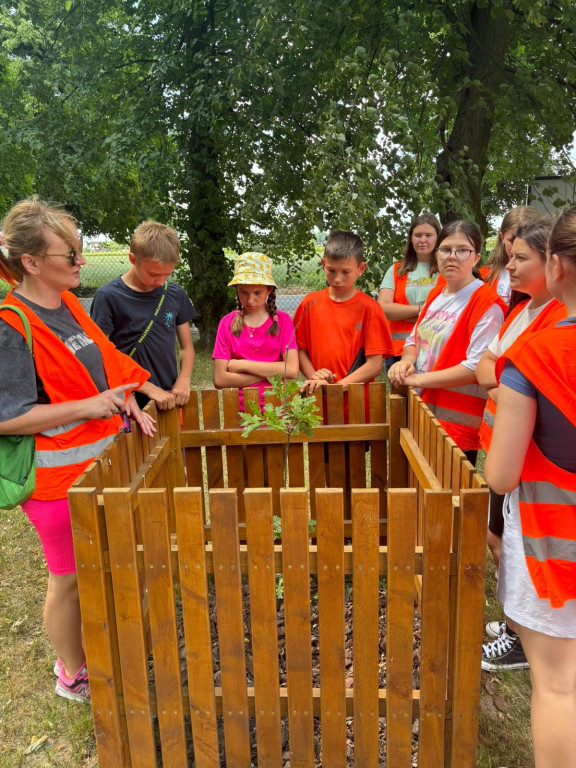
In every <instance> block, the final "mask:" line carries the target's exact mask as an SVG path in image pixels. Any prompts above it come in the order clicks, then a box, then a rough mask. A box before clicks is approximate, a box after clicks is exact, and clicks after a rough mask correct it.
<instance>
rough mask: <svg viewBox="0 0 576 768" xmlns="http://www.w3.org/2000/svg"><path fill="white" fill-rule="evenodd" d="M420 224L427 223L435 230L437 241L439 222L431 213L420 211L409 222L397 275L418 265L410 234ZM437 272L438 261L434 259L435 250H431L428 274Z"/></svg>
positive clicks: (411, 270)
mask: <svg viewBox="0 0 576 768" xmlns="http://www.w3.org/2000/svg"><path fill="white" fill-rule="evenodd" d="M422 224H429V225H430V226H431V227H432V228H433V229H434V230H435V231H436V242H438V233H439V232H440V222H439V221H438V219H437V218H436V216H434V214H432V213H422V214H420V216H417V217H416V218H415V219H414V220H413V221H412V224H410V229H409V230H408V240H407V241H406V245H405V246H404V251H403V253H402V261H401V262H400V266H399V267H398V277H402V276H403V275H407V274H408V272H413V271H414V270H415V269H416V267H417V265H418V256H417V254H416V251H415V250H414V246H413V245H412V234H413V233H414V230H415V229H416V227H419V226H421V225H422ZM436 272H438V262H437V261H436V251H435V250H433V251H432V257H431V259H430V275H433V274H435V273H436Z"/></svg>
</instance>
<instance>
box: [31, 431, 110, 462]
mask: <svg viewBox="0 0 576 768" xmlns="http://www.w3.org/2000/svg"><path fill="white" fill-rule="evenodd" d="M115 437H116V434H113V435H108V436H107V437H103V438H101V439H100V440H96V441H95V442H94V443H85V444H84V445H76V446H73V447H71V448H63V449H61V450H39V449H38V448H36V466H37V467H38V468H43V469H54V468H55V467H66V466H68V465H69V464H80V462H82V461H90V460H91V459H94V458H95V457H96V456H98V454H99V453H101V452H102V451H103V450H104V448H106V446H107V445H109V444H110V443H111V442H112V440H114V438H115Z"/></svg>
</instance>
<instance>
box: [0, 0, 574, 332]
mask: <svg viewBox="0 0 576 768" xmlns="http://www.w3.org/2000/svg"><path fill="white" fill-rule="evenodd" d="M0 21H1V27H0V42H1V47H0V116H1V117H2V122H3V130H2V133H1V135H0V178H1V181H2V183H1V184H0V203H1V206H2V208H3V209H4V210H5V209H6V208H7V207H8V206H9V205H10V204H11V203H12V202H14V201H15V200H16V199H18V198H19V197H22V196H24V195H27V194H30V193H31V192H33V191H37V192H38V193H40V194H41V195H43V196H45V197H47V198H49V199H54V200H60V201H61V202H63V203H65V204H66V205H67V206H69V207H70V209H71V210H72V211H73V212H74V213H75V214H76V215H77V216H78V218H79V219H80V220H81V222H82V226H83V229H84V231H85V232H87V233H93V232H105V233H107V234H110V235H111V236H113V237H115V238H118V239H125V238H126V237H127V236H128V234H129V233H130V232H131V231H132V230H133V228H134V227H135V226H136V225H137V224H138V223H139V221H141V220H142V219H144V218H158V219H159V220H162V221H165V222H166V223H170V224H172V225H173V226H175V227H176V228H177V229H178V231H179V232H180V234H181V236H182V238H183V254H184V257H185V260H186V263H187V264H188V265H189V268H190V277H189V283H188V288H189V292H190V294H191V296H192V298H193V301H194V303H195V305H196V307H197V309H198V311H199V313H200V318H201V320H200V324H199V328H200V332H201V339H202V341H204V342H205V343H207V344H208V343H210V342H211V340H212V338H213V335H214V332H215V329H216V325H217V322H218V319H219V318H220V317H221V315H222V314H223V312H224V309H225V307H226V303H227V301H228V298H229V293H228V289H227V287H226V283H227V279H228V275H229V274H230V262H229V260H228V259H227V258H226V257H225V251H232V252H241V251H242V250H247V249H249V248H253V247H260V248H262V249H265V250H266V252H268V253H269V254H270V255H271V256H272V257H273V258H285V259H289V260H290V261H291V262H297V261H298V259H300V258H302V256H304V255H309V254H310V253H312V252H313V248H314V238H313V228H314V227H315V226H316V227H318V228H320V229H321V230H326V229H329V228H330V227H333V226H338V227H343V228H354V229H355V230H357V231H358V232H359V233H360V234H362V236H363V237H364V239H365V242H366V245H367V253H368V258H369V263H370V270H369V271H368V273H367V277H368V280H371V281H372V283H373V284H375V283H377V281H378V279H379V276H380V275H381V273H382V270H383V268H384V267H385V266H386V265H387V264H389V263H390V261H391V259H392V257H393V256H395V255H396V254H397V253H398V252H399V248H400V245H401V243H402V241H403V239H404V238H405V233H406V229H407V221H408V220H409V218H410V217H411V216H413V215H415V214H417V213H419V212H420V211H421V210H423V209H427V210H432V211H434V212H437V213H439V214H440V215H441V217H442V220H449V219H452V218H456V217H461V216H462V217H470V218H473V219H475V220H476V221H477V222H478V223H479V224H480V225H481V226H482V228H483V229H484V230H485V231H486V229H487V223H486V222H487V219H488V217H490V216H491V215H494V214H498V213H502V212H504V211H505V210H506V209H507V208H508V207H510V206H511V205H514V204H518V203H520V202H522V201H523V198H524V191H525V187H526V184H527V183H529V182H530V181H531V180H532V179H533V178H534V176H535V175H538V174H544V173H562V174H567V173H571V172H573V168H572V166H571V162H570V158H569V156H568V153H567V148H568V147H569V146H570V145H571V143H572V136H573V132H574V123H575V120H574V116H575V114H576V57H575V56H574V53H573V45H572V41H573V39H574V33H575V31H576V8H575V7H574V5H573V4H572V2H570V0H557V1H556V2H551V1H549V0H476V1H475V2H471V1H470V0H449V1H448V2H439V1H438V2H436V0H413V2H403V3H398V2H391V1H388V0H346V2H344V1H343V0H331V2H326V0H314V1H312V0H291V2H287V1H286V0H187V2H183V0H170V2H167V0H132V1H131V2H126V3H120V2H117V1H115V0H82V2H80V0H68V1H67V2H64V0H19V2H18V4H17V5H16V4H15V3H12V4H11V3H10V2H7V3H6V2H2V3H0Z"/></svg>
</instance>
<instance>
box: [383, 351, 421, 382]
mask: <svg viewBox="0 0 576 768" xmlns="http://www.w3.org/2000/svg"><path fill="white" fill-rule="evenodd" d="M414 370H415V369H414V362H413V360H411V359H410V358H408V357H405V358H403V359H402V360H399V361H398V362H397V363H394V365H392V366H391V367H390V370H389V371H388V378H389V379H390V382H391V383H392V384H395V385H396V386H403V385H404V384H409V383H408V382H407V381H406V377H407V376H410V375H411V374H413V373H414ZM409 386H410V385H409Z"/></svg>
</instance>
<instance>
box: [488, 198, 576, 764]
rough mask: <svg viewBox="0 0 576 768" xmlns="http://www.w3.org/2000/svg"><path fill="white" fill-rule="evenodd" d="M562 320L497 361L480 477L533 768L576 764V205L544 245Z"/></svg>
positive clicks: (523, 339) (548, 276) (549, 282)
mask: <svg viewBox="0 0 576 768" xmlns="http://www.w3.org/2000/svg"><path fill="white" fill-rule="evenodd" d="M545 274H546V284H547V286H548V291H549V292H550V294H551V295H552V296H554V297H555V298H556V299H557V300H558V301H560V302H562V303H563V304H565V306H566V315H567V316H566V318H565V319H564V320H561V321H559V322H557V323H556V324H555V325H548V326H547V327H545V328H542V329H540V330H539V331H537V332H535V333H530V334H524V335H523V336H522V337H521V338H519V339H518V340H517V341H516V342H515V343H514V344H513V345H512V346H511V347H509V348H508V349H507V350H506V352H505V353H504V356H503V357H501V358H500V359H499V361H498V365H497V372H498V373H499V374H500V377H499V386H498V409H497V412H496V419H495V422H494V431H493V434H492V440H491V443H490V450H489V451H488V457H487V459H486V465H485V472H486V480H487V482H488V484H489V485H490V487H491V488H493V489H494V490H495V491H496V492H497V493H501V494H504V493H505V494H506V500H505V503H504V533H503V537H502V550H501V554H500V569H499V579H498V597H499V598H500V600H501V601H502V603H503V606H504V613H505V615H506V616H507V617H509V618H511V619H513V620H514V621H515V622H516V624H517V627H518V630H517V631H518V634H519V636H520V640H521V641H522V646H523V648H524V652H525V654H526V657H527V659H528V662H529V664H530V678H531V681H532V712H531V725H532V742H533V747H534V762H535V766H536V768H556V767H557V766H558V768H559V766H562V767H563V768H573V767H574V766H576V728H575V727H574V726H575V724H576V396H575V393H576V366H575V363H574V361H575V353H576V207H574V208H570V209H568V210H566V211H564V212H563V213H561V214H560V216H559V217H558V218H557V219H556V221H555V223H554V225H553V227H552V230H551V232H550V235H549V237H548V242H547V252H546V266H545Z"/></svg>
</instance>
